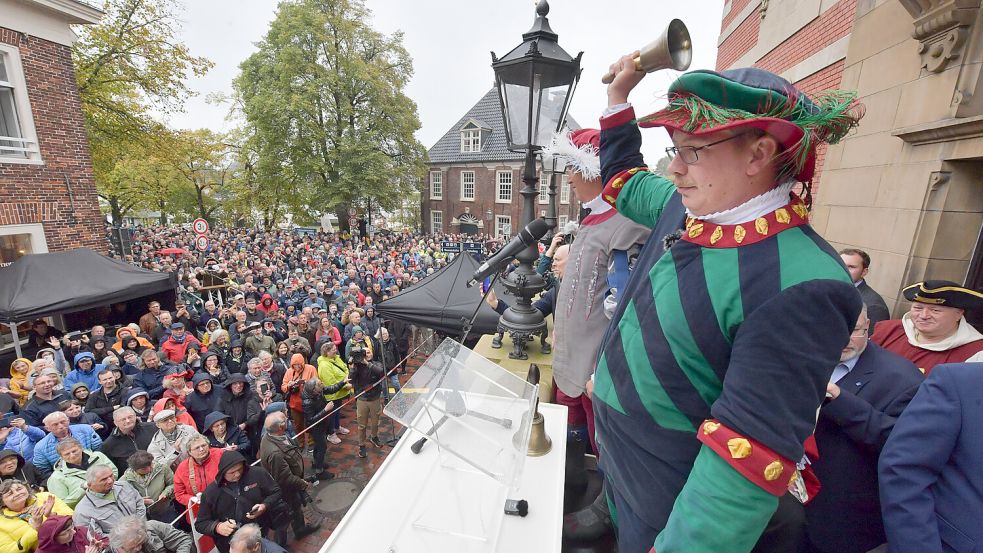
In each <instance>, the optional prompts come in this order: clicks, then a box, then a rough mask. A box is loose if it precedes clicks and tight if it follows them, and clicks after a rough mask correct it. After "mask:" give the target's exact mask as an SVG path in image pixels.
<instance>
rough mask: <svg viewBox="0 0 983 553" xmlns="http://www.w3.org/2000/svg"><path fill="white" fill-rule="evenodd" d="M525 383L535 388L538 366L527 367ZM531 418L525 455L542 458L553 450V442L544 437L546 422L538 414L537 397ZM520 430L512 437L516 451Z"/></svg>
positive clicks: (520, 439) (537, 378) (537, 379)
mask: <svg viewBox="0 0 983 553" xmlns="http://www.w3.org/2000/svg"><path fill="white" fill-rule="evenodd" d="M526 381H527V382H529V383H530V384H532V385H533V386H535V385H536V384H539V365H536V364H535V363H531V364H530V365H529V374H528V375H527V376H526ZM533 405H534V407H533V416H532V430H531V432H530V433H529V448H528V450H527V452H526V455H528V456H529V457H542V456H543V455H546V454H547V453H549V452H550V450H551V449H553V440H551V439H550V437H549V436H547V435H546V422H545V420H544V419H543V414H542V413H540V412H539V397H538V396H537V397H536V401H535V403H534V404H533ZM521 433H522V430H521V429H520V430H519V431H518V432H516V433H515V434H514V435H513V436H512V444H513V445H514V446H515V447H516V449H518V448H519V447H520V446H521V442H522V434H521Z"/></svg>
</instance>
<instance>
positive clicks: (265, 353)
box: [256, 349, 273, 359]
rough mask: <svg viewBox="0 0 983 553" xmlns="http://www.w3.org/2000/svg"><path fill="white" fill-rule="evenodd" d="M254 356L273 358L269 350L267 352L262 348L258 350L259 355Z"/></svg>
mask: <svg viewBox="0 0 983 553" xmlns="http://www.w3.org/2000/svg"><path fill="white" fill-rule="evenodd" d="M256 358H257V359H273V354H272V353H270V352H268V351H266V350H265V349H264V350H263V351H261V352H259V355H257V356H256Z"/></svg>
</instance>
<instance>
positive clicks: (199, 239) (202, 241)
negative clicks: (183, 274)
mask: <svg viewBox="0 0 983 553" xmlns="http://www.w3.org/2000/svg"><path fill="white" fill-rule="evenodd" d="M195 249H196V250H198V251H200V252H204V251H208V237H207V236H205V235H203V234H199V235H198V236H195Z"/></svg>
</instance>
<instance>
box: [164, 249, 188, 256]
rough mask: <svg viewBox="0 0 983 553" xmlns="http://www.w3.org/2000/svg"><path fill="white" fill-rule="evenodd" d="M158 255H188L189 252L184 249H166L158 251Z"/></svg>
mask: <svg viewBox="0 0 983 553" xmlns="http://www.w3.org/2000/svg"><path fill="white" fill-rule="evenodd" d="M157 254H158V255H187V254H188V250H186V249H184V248H164V249H162V250H157Z"/></svg>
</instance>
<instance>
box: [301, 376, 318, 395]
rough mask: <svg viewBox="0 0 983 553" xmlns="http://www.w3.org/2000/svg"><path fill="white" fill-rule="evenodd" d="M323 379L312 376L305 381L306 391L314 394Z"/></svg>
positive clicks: (308, 393)
mask: <svg viewBox="0 0 983 553" xmlns="http://www.w3.org/2000/svg"><path fill="white" fill-rule="evenodd" d="M320 382H321V380H320V379H319V378H311V379H310V380H308V381H306V382H304V393H306V394H307V395H309V396H312V395H314V394H315V393H316V390H317V385H318V383H320Z"/></svg>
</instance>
